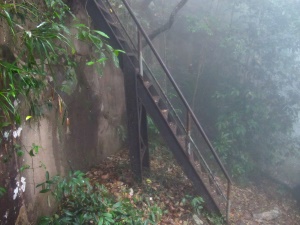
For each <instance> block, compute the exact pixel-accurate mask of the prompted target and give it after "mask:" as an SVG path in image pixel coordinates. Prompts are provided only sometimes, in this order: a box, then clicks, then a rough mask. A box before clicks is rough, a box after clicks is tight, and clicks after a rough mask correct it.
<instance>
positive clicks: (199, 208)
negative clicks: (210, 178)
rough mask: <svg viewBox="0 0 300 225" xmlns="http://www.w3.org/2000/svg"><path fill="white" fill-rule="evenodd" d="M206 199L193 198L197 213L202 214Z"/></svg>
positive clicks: (192, 202) (193, 205)
mask: <svg viewBox="0 0 300 225" xmlns="http://www.w3.org/2000/svg"><path fill="white" fill-rule="evenodd" d="M203 204H204V200H203V198H202V197H194V198H193V199H192V200H191V206H192V207H193V209H194V211H195V213H197V214H198V215H200V213H201V211H202V209H203Z"/></svg>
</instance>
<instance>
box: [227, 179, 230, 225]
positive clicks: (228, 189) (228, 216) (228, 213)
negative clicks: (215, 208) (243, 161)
mask: <svg viewBox="0 0 300 225" xmlns="http://www.w3.org/2000/svg"><path fill="white" fill-rule="evenodd" d="M227 185H228V187H227V206H226V222H227V224H229V218H230V208H231V200H230V197H231V196H230V193H231V182H230V180H228V182H227Z"/></svg>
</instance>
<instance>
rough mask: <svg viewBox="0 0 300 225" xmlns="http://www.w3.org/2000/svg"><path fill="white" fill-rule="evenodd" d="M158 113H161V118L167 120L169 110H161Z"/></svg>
mask: <svg viewBox="0 0 300 225" xmlns="http://www.w3.org/2000/svg"><path fill="white" fill-rule="evenodd" d="M160 112H161V114H162V115H163V117H164V118H165V119H168V114H169V110H168V109H161V110H160Z"/></svg>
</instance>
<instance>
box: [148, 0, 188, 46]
mask: <svg viewBox="0 0 300 225" xmlns="http://www.w3.org/2000/svg"><path fill="white" fill-rule="evenodd" d="M148 1H150V0H148ZM187 1H188V0H181V1H180V2H179V3H178V4H177V5H176V6H175V8H174V9H173V11H172V13H171V15H170V17H169V20H168V21H167V22H166V23H165V24H163V25H162V26H161V27H159V28H157V29H156V30H154V31H153V32H152V33H151V34H150V35H149V38H150V40H153V39H154V38H156V37H157V36H158V35H159V34H160V33H162V32H164V31H166V30H169V29H170V28H171V27H172V25H173V23H174V21H175V17H176V15H177V13H178V11H179V10H180V9H181V8H182V7H183V6H184V5H185V4H186V3H187ZM150 2H151V1H150ZM150 2H149V4H150Z"/></svg>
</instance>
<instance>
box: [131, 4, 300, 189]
mask: <svg viewBox="0 0 300 225" xmlns="http://www.w3.org/2000/svg"><path fill="white" fill-rule="evenodd" d="M145 2H146V0H144V1H142V0H140V1H134V0H132V1H131V5H132V7H133V8H134V10H135V12H136V14H137V16H138V17H139V19H140V20H141V22H142V24H143V26H144V27H145V28H146V30H147V32H148V33H149V34H151V32H152V31H153V30H155V29H156V28H158V27H160V26H161V25H162V24H164V23H165V22H166V21H167V20H168V19H169V15H170V13H171V11H172V10H173V8H174V6H175V5H176V4H177V3H178V2H179V1H170V0H154V1H152V2H151V3H150V5H149V7H146V8H143V3H145ZM299 9H300V1H298V0H290V1H282V0H230V1H229V0H228V1H226V0H222V1H221V0H212V1H204V0H189V1H188V2H187V3H186V5H185V6H184V7H183V8H182V9H181V10H180V11H179V13H178V14H177V17H176V20H175V23H174V24H173V26H172V28H171V29H170V30H168V31H166V32H163V33H161V34H160V35H159V36H158V37H157V38H155V39H154V43H155V45H156V47H157V48H158V50H159V52H160V54H161V56H162V58H163V59H164V60H165V62H166V64H167V66H168V68H169V69H170V70H171V72H172V74H173V76H174V77H175V79H176V81H177V82H178V84H179V86H180V88H181V89H182V91H183V93H184V94H185V96H186V98H187V99H188V101H189V102H190V104H191V106H192V108H193V109H194V110H195V113H196V115H197V116H198V118H199V121H200V122H201V123H202V125H203V126H204V128H205V130H206V132H207V134H208V136H209V138H210V139H211V140H212V142H213V143H214V146H215V147H216V149H217V150H218V152H219V154H220V156H221V158H222V159H223V161H224V163H225V165H226V167H227V168H228V170H229V171H230V174H231V175H232V177H233V178H234V179H236V180H239V181H245V180H249V179H252V178H253V177H254V175H257V174H261V172H262V171H263V172H266V173H267V174H268V175H271V176H273V177H275V178H278V179H280V180H281V181H283V182H285V183H287V184H289V185H291V186H294V185H296V184H300V176H299V175H298V174H299V173H300V168H299V166H298V164H299V159H300V157H299V154H300V151H299V135H300V123H299V120H298V115H299V103H300V102H299V100H300V98H299V94H300V92H299V87H300V79H299V78H300V76H299V71H300V70H299V69H300V68H299V65H300V64H299V60H300V55H299V44H300V43H299V37H300V14H299ZM166 88H167V87H166ZM171 91H172V90H170V92H171Z"/></svg>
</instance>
